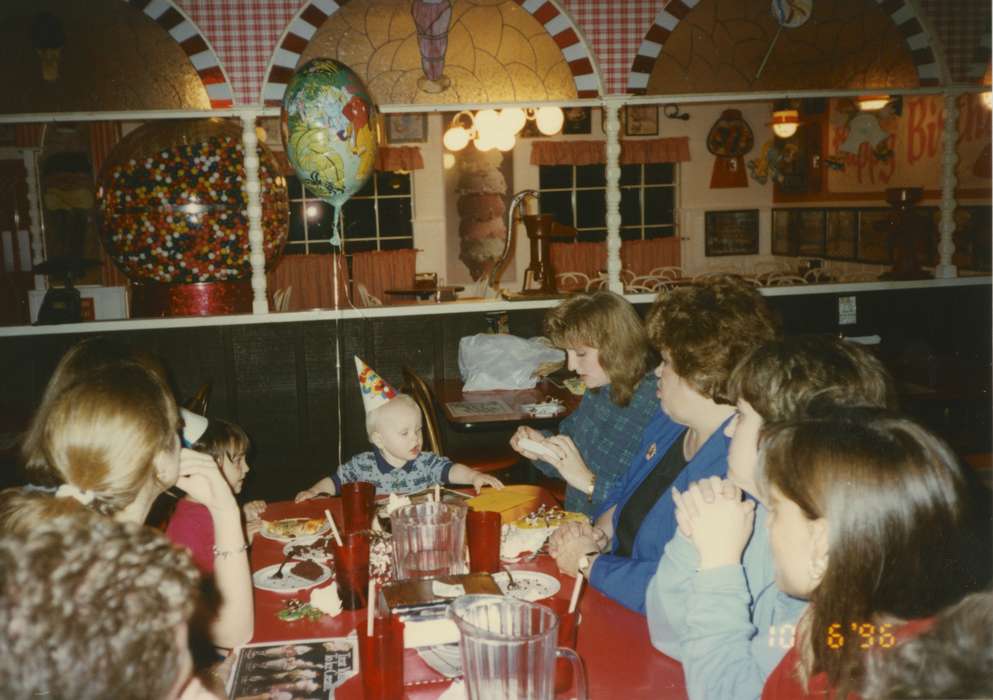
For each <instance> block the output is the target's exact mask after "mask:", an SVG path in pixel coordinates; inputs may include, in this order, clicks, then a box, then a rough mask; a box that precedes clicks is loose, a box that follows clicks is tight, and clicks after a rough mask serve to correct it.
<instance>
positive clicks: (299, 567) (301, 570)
mask: <svg viewBox="0 0 993 700" xmlns="http://www.w3.org/2000/svg"><path fill="white" fill-rule="evenodd" d="M290 573H291V574H293V575H294V576H299V577H300V578H305V579H307V580H308V581H316V580H317V579H319V578H320V577H321V576H323V575H324V569H322V568H321V565H320V564H318V563H316V562H312V561H301V562H299V563H297V564H294V565H293V568H292V569H290Z"/></svg>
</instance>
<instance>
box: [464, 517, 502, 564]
mask: <svg viewBox="0 0 993 700" xmlns="http://www.w3.org/2000/svg"><path fill="white" fill-rule="evenodd" d="M501 524H502V519H501V517H500V514H499V513H494V512H492V511H478V510H470V511H469V512H468V513H466V516H465V529H466V538H467V539H468V540H469V571H470V572H471V573H476V572H477V571H486V572H488V573H491V574H495V573H496V572H497V571H499V570H500V527H501Z"/></svg>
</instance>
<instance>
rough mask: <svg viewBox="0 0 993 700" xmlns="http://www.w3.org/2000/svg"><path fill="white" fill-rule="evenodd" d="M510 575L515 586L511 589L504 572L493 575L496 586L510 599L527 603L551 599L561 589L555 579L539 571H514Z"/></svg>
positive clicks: (508, 579)
mask: <svg viewBox="0 0 993 700" xmlns="http://www.w3.org/2000/svg"><path fill="white" fill-rule="evenodd" d="M512 575H513V577H514V584H515V585H514V587H513V588H511V586H510V577H508V576H507V572H506V571H500V572H499V573H496V574H493V580H494V581H495V582H496V585H497V586H499V587H500V590H501V591H503V594H504V595H508V596H510V597H511V598H518V599H520V600H529V601H535V600H541V599H542V598H551V597H552V596H553V595H555V594H556V593H558V592H559V589H560V588H561V587H562V584H561V583H559V580H558V579H557V578H555V577H554V576H549V575H548V574H543V573H541V572H540V571H515V572H513V574H512Z"/></svg>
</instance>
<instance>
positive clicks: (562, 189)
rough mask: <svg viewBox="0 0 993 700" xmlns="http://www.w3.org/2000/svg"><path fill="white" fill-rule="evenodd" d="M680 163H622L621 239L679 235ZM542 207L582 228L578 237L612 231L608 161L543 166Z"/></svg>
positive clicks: (603, 237) (588, 238)
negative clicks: (610, 226) (608, 198)
mask: <svg viewBox="0 0 993 700" xmlns="http://www.w3.org/2000/svg"><path fill="white" fill-rule="evenodd" d="M678 176H679V168H678V166H677V164H676V163H644V164H642V163H634V164H629V165H622V166H621V181H620V187H621V239H622V240H625V241H638V240H650V239H653V238H667V237H670V236H675V235H676V201H677V182H678ZM538 178H539V179H538V189H539V191H540V192H541V211H542V213H545V214H552V215H553V216H554V217H555V220H556V221H558V222H559V223H562V224H567V225H569V226H573V227H575V228H576V230H577V231H578V232H579V233H578V235H577V239H576V240H578V241H583V242H599V241H603V240H606V237H607V179H606V166H605V165H604V164H602V163H595V164H592V165H542V166H539V175H538Z"/></svg>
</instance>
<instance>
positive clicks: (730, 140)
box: [707, 109, 755, 189]
mask: <svg viewBox="0 0 993 700" xmlns="http://www.w3.org/2000/svg"><path fill="white" fill-rule="evenodd" d="M754 145H755V136H754V135H753V134H752V129H751V127H750V126H748V122H746V121H745V120H744V118H743V117H742V116H741V112H740V111H738V110H737V109H726V110H724V112H722V113H721V116H720V118H718V120H717V121H716V122H714V125H713V126H712V127H710V132H709V133H708V134H707V150H708V151H710V152H711V153H712V154H714V156H715V158H714V169H713V171H712V172H711V175H710V187H711V188H712V189H717V188H726V187H748V175H747V173H746V172H745V161H744V159H743V158H742V156H744V155H745V154H746V153H748V152H749V151H751V150H752V147H753V146H754Z"/></svg>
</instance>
